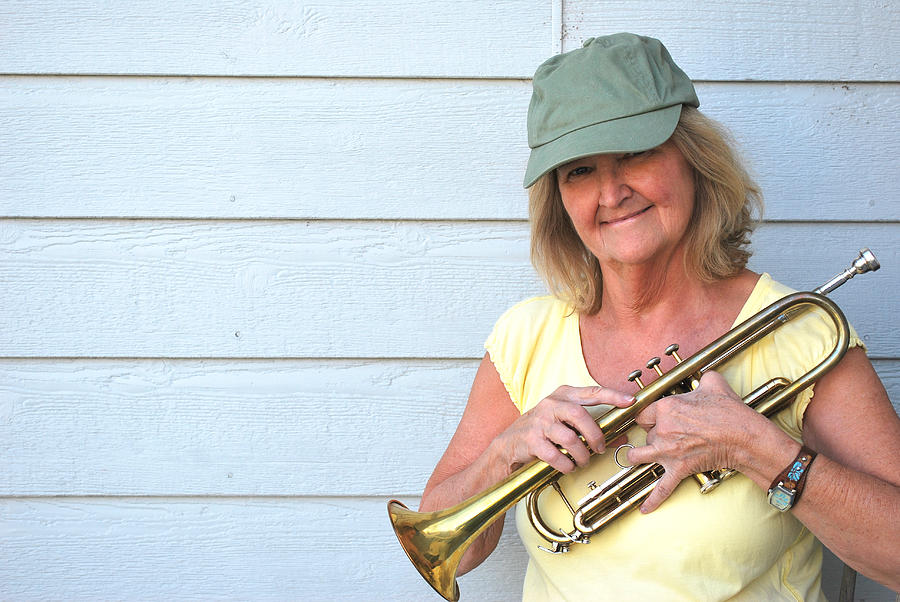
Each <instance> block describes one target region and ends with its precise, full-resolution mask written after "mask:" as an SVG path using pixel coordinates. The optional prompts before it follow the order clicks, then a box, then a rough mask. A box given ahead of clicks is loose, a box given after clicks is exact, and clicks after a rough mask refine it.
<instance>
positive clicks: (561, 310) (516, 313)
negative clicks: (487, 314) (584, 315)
mask: <svg viewBox="0 0 900 602" xmlns="http://www.w3.org/2000/svg"><path fill="white" fill-rule="evenodd" d="M572 313H573V309H572V307H571V306H570V305H569V304H568V303H566V302H564V301H562V300H560V299H558V298H556V297H554V296H552V295H543V296H540V297H531V298H529V299H525V300H524V301H519V302H518V303H516V304H515V305H513V306H512V307H510V308H509V309H507V310H506V311H505V312H503V315H501V316H500V318H499V319H498V320H497V322H498V323H500V322H522V321H525V322H530V321H533V320H535V319H537V320H542V321H543V320H548V319H558V318H561V317H565V316H567V315H571V314H572Z"/></svg>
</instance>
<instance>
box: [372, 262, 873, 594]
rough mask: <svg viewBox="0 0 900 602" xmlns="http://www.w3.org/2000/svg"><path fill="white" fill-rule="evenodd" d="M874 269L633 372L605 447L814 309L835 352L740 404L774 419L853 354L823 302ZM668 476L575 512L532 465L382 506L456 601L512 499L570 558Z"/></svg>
mask: <svg viewBox="0 0 900 602" xmlns="http://www.w3.org/2000/svg"><path fill="white" fill-rule="evenodd" d="M879 267H880V266H879V264H878V260H877V259H876V258H875V255H874V254H872V252H871V251H869V250H868V249H863V250H861V251H860V253H859V257H858V258H857V259H855V260H854V261H853V263H852V265H851V267H850V268H848V269H846V270H844V271H843V272H841V273H839V274H837V275H836V276H834V277H833V278H831V279H830V280H829V281H828V282H826V283H825V284H823V285H822V286H820V287H819V288H817V289H816V290H815V291H812V292H807V293H794V294H791V295H787V296H785V297H783V298H781V299H779V300H778V301H776V302H774V303H772V304H771V305H769V306H768V307H766V308H765V309H763V310H762V311H760V312H759V313H757V314H756V315H754V316H752V317H751V318H748V319H747V320H745V321H744V322H742V323H741V324H739V325H737V326H736V327H734V328H733V329H732V330H730V331H729V332H727V333H725V334H724V335H722V336H721V337H719V338H718V339H716V340H715V341H713V342H712V343H710V344H709V345H707V346H706V347H704V348H703V349H701V350H700V351H698V352H697V353H695V354H694V355H692V356H691V357H689V358H687V359H685V360H681V358H680V357H679V356H678V354H677V350H678V347H677V345H672V346H670V347H669V348H667V349H666V354H667V355H671V356H673V357H674V359H675V361H676V362H677V364H676V366H675V367H674V368H673V369H671V370H670V371H669V372H665V373H664V372H662V371H661V370H660V369H659V367H658V364H659V358H653V359H652V360H651V361H650V362H649V363H648V366H647V367H648V368H651V367H652V368H653V369H654V370H655V371H656V373H657V375H658V378H657V379H656V380H654V381H653V382H652V383H650V384H648V385H647V386H643V383H642V382H641V381H640V374H639V373H637V371H636V372H635V373H633V374H632V376H633V377H634V378H633V380H635V381H637V382H638V383H639V386H640V387H641V389H640V391H638V392H637V393H636V394H635V402H634V403H633V404H632V405H631V406H629V407H627V408H618V409H613V410H610V411H609V412H607V413H605V414H603V415H602V416H600V417H598V418H597V419H596V422H597V424H598V425H599V426H600V428H601V429H602V431H603V435H604V440H605V441H606V443H607V445H608V444H610V443H611V442H612V441H614V440H615V439H617V438H618V437H620V436H621V435H623V434H624V433H625V432H626V431H627V430H628V429H629V428H630V427H631V426H632V425H633V424H634V422H635V418H636V416H637V415H638V414H639V413H640V412H641V411H643V410H644V409H645V408H646V407H647V406H649V405H650V404H651V403H653V402H655V401H656V400H658V399H660V398H661V397H664V396H667V395H672V394H676V393H680V392H684V391H688V390H691V389H693V388H695V387H696V385H697V383H698V381H699V379H700V376H701V375H702V374H703V373H704V372H707V371H709V370H713V369H715V368H716V367H718V366H721V365H722V364H724V363H725V362H727V361H728V360H730V359H731V358H733V357H735V356H736V355H737V354H739V353H740V352H741V351H743V350H745V349H747V348H748V347H749V346H751V345H753V344H754V343H756V342H757V341H759V340H760V339H762V338H763V337H765V336H766V335H768V334H770V333H771V332H773V331H775V330H776V329H778V328H780V327H781V326H783V325H784V324H786V323H788V322H789V321H790V320H792V319H794V318H796V317H797V316H799V315H801V314H803V313H805V312H806V311H808V310H809V309H811V308H813V307H816V308H819V309H821V310H822V311H823V312H824V313H825V314H826V315H828V316H829V317H830V318H831V320H832V322H833V323H834V327H835V331H836V334H837V341H836V343H835V345H834V348H833V349H832V351H831V353H829V354H828V356H827V357H826V358H825V359H824V360H823V361H822V362H821V363H819V364H818V365H817V366H815V367H813V368H812V369H811V370H810V371H809V372H807V373H806V374H804V375H803V376H801V377H800V378H798V379H796V380H795V381H793V382H791V381H789V380H788V379H785V378H776V379H773V380H772V381H769V382H767V383H765V384H764V385H763V386H762V387H760V388H758V389H756V390H755V391H753V392H752V393H751V394H750V395H748V396H747V397H746V398H744V402H745V403H747V404H748V405H750V406H751V407H753V408H754V409H756V410H757V411H758V412H760V413H762V414H764V415H766V416H771V415H773V414H775V413H777V412H779V411H780V410H782V409H783V408H785V407H786V406H787V405H788V404H789V403H790V402H791V400H792V399H793V398H794V396H795V395H796V394H797V393H799V392H800V391H802V390H803V389H805V388H807V387H809V386H810V385H811V384H813V383H814V382H816V381H817V380H818V379H819V378H821V377H822V376H823V375H824V374H825V373H826V372H827V371H828V370H830V369H831V368H833V367H834V366H835V365H837V363H838V362H839V361H840V360H841V358H842V357H843V356H844V353H845V352H846V351H847V348H848V347H849V342H850V328H849V326H848V324H847V320H846V318H845V317H844V314H843V313H842V312H841V310H840V308H839V307H838V306H837V305H836V304H835V303H834V302H832V301H831V300H830V299H828V298H827V297H825V296H824V295H825V294H827V293H829V292H831V291H833V290H834V289H836V288H837V287H839V286H841V285H842V284H843V283H845V282H847V281H848V280H850V279H851V278H853V277H854V276H855V275H857V274H863V273H866V272H871V271H875V270H877V269H878V268H879ZM616 462H617V463H618V460H616ZM664 472H665V471H664V469H663V468H662V466H661V465H659V464H644V465H639V466H630V467H623V469H622V471H621V472H619V473H617V474H616V475H613V477H611V478H610V479H609V480H607V481H606V482H605V483H603V484H602V485H600V486H596V485H593V484H592V485H593V486H592V487H591V491H590V492H589V493H588V494H587V495H586V496H585V497H584V498H582V499H581V500H580V501H579V502H578V503H577V504H576V505H575V506H574V507H573V506H572V504H571V503H570V502H569V501H568V500H567V499H566V498H565V496H564V495H562V491H561V489H560V487H559V485H558V483H557V482H556V481H557V479H558V478H559V477H560V473H559V472H558V471H556V470H555V469H554V468H553V467H551V466H550V465H549V464H547V463H546V462H542V461H540V460H535V461H533V462H531V463H529V464H526V465H525V466H523V467H521V468H519V469H518V470H517V471H515V472H513V473H512V474H511V475H509V476H508V477H507V478H506V479H504V480H502V481H500V482H499V483H497V484H495V485H493V486H492V487H490V488H488V489H487V490H485V491H483V492H481V493H479V494H477V495H475V496H473V497H471V498H469V499H467V500H464V501H462V502H460V503H459V504H457V505H455V506H453V507H452V508H447V509H446V510H440V511H436V512H414V511H412V510H409V509H408V508H406V506H404V505H403V504H402V503H400V502H398V501H397V500H391V501H390V502H388V514H389V515H390V519H391V524H392V525H393V527H394V532H395V534H396V535H397V538H398V540H399V541H400V545H401V546H402V547H403V549H404V551H405V552H406V554H407V556H408V557H409V559H410V560H411V561H412V563H413V565H414V566H415V567H416V568H417V569H418V571H419V573H420V574H421V575H422V577H424V578H425V580H426V581H427V582H428V583H429V584H430V585H431V586H432V587H433V588H434V589H435V591H437V592H438V593H439V594H440V595H441V596H443V597H444V598H445V599H447V600H454V601H455V600H458V599H459V587H458V585H457V583H456V572H457V569H458V567H459V562H460V560H461V559H462V556H463V554H464V553H465V551H466V549H467V548H468V547H469V545H470V544H471V543H472V541H473V540H474V539H475V538H477V537H478V536H479V535H481V533H483V532H484V530H485V529H486V528H487V527H488V526H489V525H490V524H491V523H492V522H494V521H495V520H496V519H497V518H499V517H500V516H502V515H503V514H504V513H505V512H506V511H507V510H508V509H510V508H511V507H512V506H513V505H515V504H516V503H517V502H518V501H520V500H522V499H523V498H526V497H527V500H526V510H527V514H528V517H529V519H530V520H531V524H532V525H533V526H534V528H535V530H536V531H537V532H538V533H539V534H540V535H541V536H542V537H543V538H544V539H546V540H547V542H548V543H549V544H550V546H551V547H550V548H543V547H542V549H544V550H546V551H548V552H554V553H562V552H566V551H568V549H569V546H570V545H571V544H573V543H587V542H588V541H589V538H590V536H591V535H592V534H594V533H596V532H598V531H600V530H601V529H603V528H604V527H606V526H607V525H608V524H610V523H611V522H612V521H613V520H615V519H616V518H618V517H620V516H622V515H624V514H626V513H627V512H628V511H630V510H631V509H633V508H635V507H637V506H638V505H639V504H640V503H641V501H643V500H644V499H645V498H646V497H647V496H648V495H649V494H650V492H651V491H653V488H654V487H655V486H656V483H657V481H658V480H659V478H660V477H661V476H662V474H663V473H664ZM734 472H735V471H733V470H729V469H727V468H723V469H720V470H714V471H709V472H706V473H702V474H701V475H696V477H697V480H698V482H699V484H700V487H701V492H702V493H706V492H708V491H711V490H712V489H714V488H715V487H716V486H717V485H718V484H719V483H721V482H722V481H724V480H725V479H727V478H728V477H730V476H732V475H733V474H734ZM548 486H549V487H552V488H553V489H554V490H556V492H557V493H558V494H560V495H561V496H562V498H563V501H564V502H565V505H566V506H567V507H568V508H569V510H570V511H571V513H572V529H571V530H569V531H566V530H564V529H557V530H554V529H553V528H551V527H550V526H548V525H547V524H546V522H545V521H544V519H543V518H542V517H541V516H540V512H539V510H538V499H539V497H540V495H541V493H542V492H543V491H544V490H545V489H546V488H547V487H548Z"/></svg>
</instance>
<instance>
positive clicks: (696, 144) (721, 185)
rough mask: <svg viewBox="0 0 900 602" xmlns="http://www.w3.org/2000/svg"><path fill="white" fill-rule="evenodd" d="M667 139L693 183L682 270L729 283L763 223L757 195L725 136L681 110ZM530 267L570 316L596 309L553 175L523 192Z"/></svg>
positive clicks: (584, 252) (595, 276)
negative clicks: (571, 311) (564, 303)
mask: <svg viewBox="0 0 900 602" xmlns="http://www.w3.org/2000/svg"><path fill="white" fill-rule="evenodd" d="M669 140H670V141H671V142H672V143H673V144H674V145H675V147H676V148H678V150H679V151H680V152H681V154H682V155H683V156H684V158H685V159H686V160H687V162H688V164H689V165H690V166H691V171H692V173H693V176H694V190H695V197H694V212H693V215H692V216H691V221H690V225H689V226H688V231H687V233H686V240H687V252H686V254H685V258H684V260H685V269H686V270H687V272H688V273H689V274H693V275H695V276H697V277H698V278H700V279H701V280H704V281H707V282H708V281H712V280H719V279H724V278H728V277H731V276H734V275H736V274H737V273H738V272H740V271H741V270H742V269H743V268H744V266H746V265H747V260H748V259H749V258H750V255H751V252H750V250H749V248H748V246H749V244H750V233H751V232H752V231H753V228H754V227H755V225H756V223H757V220H758V219H759V218H760V217H761V216H762V195H761V193H760V190H759V187H758V186H757V185H756V183H755V182H754V181H753V179H752V178H751V177H750V175H749V174H748V173H747V170H746V169H745V168H744V166H743V165H742V163H741V160H740V157H739V156H738V155H737V153H736V152H735V150H734V143H733V142H732V140H731V137H730V136H729V135H728V133H727V132H726V131H725V130H724V129H723V128H722V127H721V126H720V125H719V124H718V123H716V122H715V121H713V120H712V119H710V118H708V117H706V116H705V115H703V114H702V113H700V111H698V110H697V109H695V108H693V107H689V106H684V107H682V110H681V118H680V119H679V121H678V125H677V126H676V128H675V132H674V133H673V134H672V137H671V138H669ZM528 211H529V221H530V222H531V262H532V264H533V265H534V267H535V269H536V270H537V271H538V273H539V274H540V275H541V277H542V278H543V279H544V281H545V282H546V284H547V286H548V288H549V289H550V292H551V293H553V294H554V295H556V296H557V297H559V298H561V299H563V300H565V301H567V302H568V303H570V304H571V305H572V306H573V307H574V308H575V309H576V310H578V311H581V312H586V313H596V312H597V311H599V310H600V303H601V298H602V291H603V275H602V274H601V272H600V263H599V262H598V261H597V258H596V257H594V256H593V254H591V252H590V251H589V250H588V248H587V247H586V246H585V245H584V243H583V242H582V241H581V239H580V238H579V237H578V234H577V233H576V232H575V228H574V226H573V225H572V222H571V220H570V219H569V215H568V213H566V210H565V208H564V207H563V203H562V198H561V197H560V194H559V187H558V186H557V180H556V170H551V171H549V172H547V173H546V174H544V175H543V176H541V178H540V179H539V180H538V181H537V182H535V184H534V185H533V186H532V187H531V188H530V189H529V191H528Z"/></svg>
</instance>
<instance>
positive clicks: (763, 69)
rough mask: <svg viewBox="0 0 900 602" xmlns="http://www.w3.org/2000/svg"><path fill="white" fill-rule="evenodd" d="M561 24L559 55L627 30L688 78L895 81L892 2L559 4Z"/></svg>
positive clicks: (899, 45) (899, 51)
mask: <svg viewBox="0 0 900 602" xmlns="http://www.w3.org/2000/svg"><path fill="white" fill-rule="evenodd" d="M563 18H564V21H563V32H564V37H563V50H572V49H574V48H578V47H580V46H581V44H582V42H583V41H584V40H585V39H587V38H588V37H591V36H601V35H606V34H611V33H615V32H618V31H633V32H635V33H640V34H643V35H649V36H653V37H656V38H659V39H661V40H662V41H663V42H664V43H665V44H666V47H667V48H668V49H669V51H670V52H671V53H672V56H673V57H674V58H675V60H676V61H677V62H678V64H679V65H680V66H681V67H682V68H683V69H684V70H685V72H686V73H688V74H690V76H691V77H693V78H695V79H704V80H784V81H815V80H836V81H897V80H898V79H900V63H898V61H897V57H898V56H900V37H898V36H897V32H898V31H900V13H898V11H897V9H896V5H895V4H894V3H892V2H879V1H869V0H857V1H850V2H847V1H845V0H823V1H819V2H780V1H778V0H762V1H760V0H736V1H725V2H722V1H719V2H681V1H679V0H615V1H604V2H595V1H593V0H566V2H565V13H564V16H563Z"/></svg>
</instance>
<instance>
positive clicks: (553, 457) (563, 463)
mask: <svg viewBox="0 0 900 602" xmlns="http://www.w3.org/2000/svg"><path fill="white" fill-rule="evenodd" d="M534 452H535V453H534V456H535V457H536V458H537V459H538V460H543V461H544V462H546V463H547V464H549V465H550V466H552V467H553V468H555V469H556V470H558V471H560V472H563V473H568V472H572V471H573V470H575V463H574V462H573V461H572V460H571V459H570V458H569V457H568V456H567V455H565V454H564V453H562V452H561V451H559V448H558V447H556V446H555V445H553V444H552V443H550V441H548V440H546V439H544V440H543V442H541V443H539V444H538V445H536V446H535V450H534Z"/></svg>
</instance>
